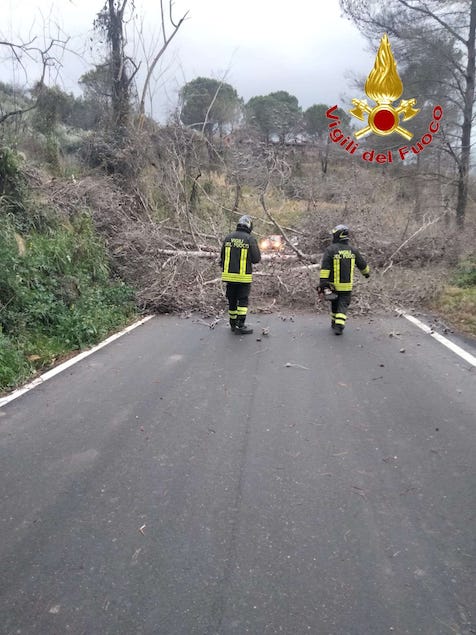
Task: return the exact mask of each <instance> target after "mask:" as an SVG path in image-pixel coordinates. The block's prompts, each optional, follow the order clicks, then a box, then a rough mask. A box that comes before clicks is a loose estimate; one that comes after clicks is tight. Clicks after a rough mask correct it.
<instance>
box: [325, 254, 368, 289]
mask: <svg viewBox="0 0 476 635" xmlns="http://www.w3.org/2000/svg"><path fill="white" fill-rule="evenodd" d="M355 265H357V268H358V269H360V271H361V273H362V274H363V275H364V276H365V275H367V274H368V273H369V266H368V264H367V263H366V262H365V260H364V259H363V257H362V255H361V254H360V252H359V250H358V249H355V247H352V246H351V245H349V244H348V243H344V242H337V243H332V244H331V245H329V247H328V248H327V249H326V251H325V252H324V256H323V258H322V264H321V276H320V284H321V285H322V284H325V283H327V282H331V283H332V284H333V286H334V288H335V290H336V291H352V285H353V282H354V268H355Z"/></svg>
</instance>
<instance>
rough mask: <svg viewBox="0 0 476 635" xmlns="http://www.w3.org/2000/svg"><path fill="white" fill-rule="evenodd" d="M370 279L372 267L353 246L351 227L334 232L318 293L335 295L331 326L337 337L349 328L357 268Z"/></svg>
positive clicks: (322, 266)
mask: <svg viewBox="0 0 476 635" xmlns="http://www.w3.org/2000/svg"><path fill="white" fill-rule="evenodd" d="M355 265H357V268H358V269H360V272H361V273H362V274H363V275H364V276H365V277H366V278H368V277H369V275H370V270H369V266H368V264H367V263H366V261H365V260H364V258H363V257H362V255H361V254H360V252H359V250H358V249H356V248H355V247H352V246H351V245H350V244H349V228H348V227H347V225H337V227H334V229H333V230H332V244H331V245H329V247H327V249H326V251H325V252H324V256H323V258H322V264H321V275H320V280H319V286H318V287H317V290H318V292H319V294H320V295H321V297H322V294H324V295H327V294H329V289H330V290H331V292H332V295H329V296H328V297H329V298H330V299H331V326H332V328H333V329H334V333H335V334H336V335H340V334H341V333H342V331H343V330H344V327H345V322H346V319H347V313H346V312H347V308H348V306H349V304H350V299H351V295H352V285H353V281H354V268H355Z"/></svg>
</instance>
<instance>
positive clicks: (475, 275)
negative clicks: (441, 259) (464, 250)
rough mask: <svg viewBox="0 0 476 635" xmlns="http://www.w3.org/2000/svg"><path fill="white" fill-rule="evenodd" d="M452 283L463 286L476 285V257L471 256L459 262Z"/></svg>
mask: <svg viewBox="0 0 476 635" xmlns="http://www.w3.org/2000/svg"><path fill="white" fill-rule="evenodd" d="M451 283H452V284H454V285H455V286H457V287H462V288H467V287H474V286H476V257H474V256H471V257H469V258H467V259H466V260H463V261H461V262H460V263H459V265H458V266H457V268H456V271H455V273H454V275H453V277H452V279H451Z"/></svg>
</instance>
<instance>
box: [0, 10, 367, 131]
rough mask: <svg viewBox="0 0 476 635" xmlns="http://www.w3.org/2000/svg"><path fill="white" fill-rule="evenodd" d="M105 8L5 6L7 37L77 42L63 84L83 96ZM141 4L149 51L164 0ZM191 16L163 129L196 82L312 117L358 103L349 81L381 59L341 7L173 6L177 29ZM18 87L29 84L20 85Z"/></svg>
mask: <svg viewBox="0 0 476 635" xmlns="http://www.w3.org/2000/svg"><path fill="white" fill-rule="evenodd" d="M130 1H131V0H130ZM103 4H104V2H103V1H102V0H53V1H51V0H2V20H1V23H0V37H1V39H4V38H10V39H18V38H19V37H23V38H28V37H29V36H31V35H38V36H42V35H43V33H44V31H45V28H46V27H45V24H46V25H51V24H53V23H56V24H58V25H59V26H60V27H61V29H62V30H63V32H64V33H65V34H67V35H68V36H70V37H71V40H70V42H69V47H70V48H72V49H74V50H75V51H77V52H78V53H79V54H80V55H72V54H67V55H66V56H65V57H64V59H63V69H62V71H61V76H60V78H58V80H57V81H58V83H59V84H60V85H62V86H63V88H64V89H66V90H68V91H71V90H74V91H75V92H77V88H76V84H77V80H78V78H79V77H80V75H81V74H82V73H84V72H85V71H86V70H88V69H89V68H91V64H92V63H93V61H94V60H95V61H98V60H99V58H100V52H99V51H100V49H99V48H98V45H97V43H94V45H93V48H91V40H90V38H91V36H92V35H93V31H92V25H93V21H94V18H95V16H96V14H97V12H98V11H99V10H100V9H101V8H102V6H103ZM164 4H165V5H167V0H164ZM135 5H136V13H137V15H138V19H137V20H135V22H134V24H135V25H136V26H137V25H139V24H140V22H141V20H142V21H143V28H144V32H145V33H146V40H147V46H150V43H151V42H152V41H153V34H154V32H155V34H156V35H157V36H158V35H159V34H160V8H159V1H158V0H136V2H135ZM187 11H189V14H188V17H187V19H186V21H185V22H184V23H183V24H182V26H181V28H180V30H179V32H178V33H177V35H176V36H175V38H174V40H173V43H172V45H171V47H170V48H169V49H168V50H167V52H166V54H165V56H164V58H163V60H162V63H161V65H160V68H159V67H158V73H157V75H158V77H157V79H156V81H155V84H154V103H153V109H154V112H153V114H154V116H155V117H156V118H157V119H160V120H163V119H164V118H165V113H166V112H167V111H170V110H171V109H173V108H174V106H175V105H176V103H177V91H178V89H179V88H180V87H181V86H183V85H184V84H185V83H186V82H188V81H191V80H192V79H194V78H196V77H198V76H205V77H214V78H216V79H224V81H226V82H228V83H229V84H231V85H232V86H233V87H234V88H235V89H236V90H237V92H238V94H239V95H240V97H242V98H243V99H244V100H245V101H247V100H248V99H250V97H253V96H256V95H267V94H268V93H271V92H274V91H277V90H286V91H288V92H289V93H291V94H292V95H295V96H296V97H297V98H298V100H299V104H300V106H301V107H302V108H304V109H306V108H308V107H309V106H312V105H313V104H316V103H326V104H329V105H334V104H336V103H338V104H340V103H342V102H343V101H344V96H345V95H347V96H348V97H352V96H360V95H354V93H355V92H356V89H355V88H352V85H351V79H350V78H351V77H352V76H355V75H357V76H365V77H366V76H367V75H368V73H369V72H370V70H371V68H372V66H373V62H374V59H375V53H376V51H374V52H371V51H369V50H368V48H367V44H366V42H365V41H364V40H363V38H362V37H361V36H360V34H359V33H358V31H357V29H356V28H355V27H354V26H353V24H352V23H351V22H349V21H348V20H347V19H345V18H343V17H341V14H340V9H339V2H338V0H319V1H318V0H234V1H231V0H175V2H174V18H175V20H176V21H178V20H179V18H180V17H182V16H183V15H184V14H185V13H186V12H187ZM132 26H133V23H131V24H130V25H129V27H128V28H129V40H130V42H131V46H133V47H135V56H137V55H138V52H139V48H140V46H139V42H138V39H137V33H136V34H135V35H134V33H133V28H132ZM49 29H50V31H51V29H52V27H51V26H50V27H49ZM170 32H171V27H170V25H169V28H168V33H169V34H170ZM4 53H5V51H3V54H4ZM2 59H3V62H1V65H0V79H2V80H3V81H9V80H10V78H11V73H12V65H11V63H9V62H7V61H5V56H3V58H2ZM144 66H145V65H144V64H143V67H144ZM55 79H56V78H52V80H55ZM16 81H18V82H20V83H21V81H22V78H21V76H19V75H17V76H16ZM139 83H140V76H139ZM360 92H363V91H360ZM149 110H150V105H149Z"/></svg>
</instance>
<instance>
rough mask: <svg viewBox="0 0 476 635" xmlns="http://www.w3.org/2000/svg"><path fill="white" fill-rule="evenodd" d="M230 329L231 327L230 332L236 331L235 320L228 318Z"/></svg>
mask: <svg viewBox="0 0 476 635" xmlns="http://www.w3.org/2000/svg"><path fill="white" fill-rule="evenodd" d="M230 327H231V330H232V331H234V330H235V329H236V320H232V319H231V318H230Z"/></svg>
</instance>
